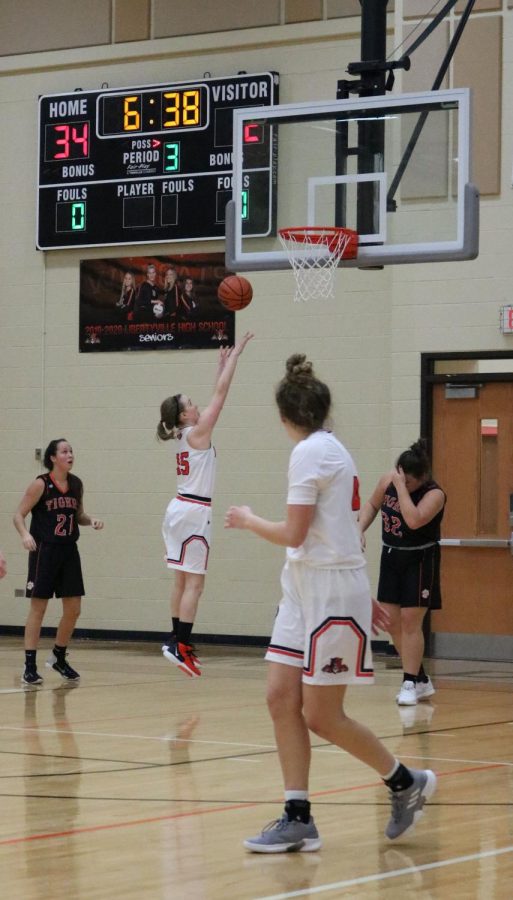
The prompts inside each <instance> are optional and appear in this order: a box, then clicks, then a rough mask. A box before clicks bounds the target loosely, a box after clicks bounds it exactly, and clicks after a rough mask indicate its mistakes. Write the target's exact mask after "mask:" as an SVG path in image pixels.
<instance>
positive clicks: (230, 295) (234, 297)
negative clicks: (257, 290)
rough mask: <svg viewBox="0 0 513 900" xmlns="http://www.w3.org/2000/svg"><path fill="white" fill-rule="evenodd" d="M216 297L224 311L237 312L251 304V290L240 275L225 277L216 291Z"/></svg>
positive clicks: (246, 281) (245, 279)
mask: <svg viewBox="0 0 513 900" xmlns="http://www.w3.org/2000/svg"><path fill="white" fill-rule="evenodd" d="M217 296H218V297H219V300H220V301H221V303H222V304H223V306H225V307H226V309H229V310H231V311H232V312H237V310H239V309H244V307H245V306H247V305H248V303H251V299H252V297H253V288H252V287H251V284H250V283H249V281H248V280H247V278H243V277H242V275H227V276H226V278H225V279H224V281H222V282H221V284H220V285H219V287H218V289H217Z"/></svg>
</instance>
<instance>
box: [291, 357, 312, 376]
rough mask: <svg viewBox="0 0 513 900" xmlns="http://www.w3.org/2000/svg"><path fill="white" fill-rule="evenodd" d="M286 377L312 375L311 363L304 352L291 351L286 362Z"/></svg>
mask: <svg viewBox="0 0 513 900" xmlns="http://www.w3.org/2000/svg"><path fill="white" fill-rule="evenodd" d="M286 372H287V378H289V379H292V380H295V379H298V378H299V379H302V378H305V377H306V378H312V377H313V365H312V363H311V362H310V360H308V359H307V358H306V356H305V354H304V353H293V354H292V356H289V358H288V360H287V362H286Z"/></svg>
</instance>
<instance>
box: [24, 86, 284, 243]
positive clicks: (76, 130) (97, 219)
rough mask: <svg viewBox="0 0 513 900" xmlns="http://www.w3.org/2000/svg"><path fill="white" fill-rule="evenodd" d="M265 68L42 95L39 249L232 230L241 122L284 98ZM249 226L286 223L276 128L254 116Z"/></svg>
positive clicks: (245, 200)
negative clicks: (280, 202) (280, 210)
mask: <svg viewBox="0 0 513 900" xmlns="http://www.w3.org/2000/svg"><path fill="white" fill-rule="evenodd" d="M278 81H279V79H278V75H277V74H276V73H275V72H264V73H262V74H257V75H248V74H239V75H234V76H232V77H228V76H227V77H225V78H204V79H202V80H201V81H198V82H179V83H174V84H173V83H170V84H160V85H147V86H143V87H136V88H127V89H124V90H120V89H119V88H117V89H112V90H111V89H108V90H101V91H74V92H73V93H69V94H49V95H45V96H42V97H40V100H39V172H38V176H39V177H38V204H37V238H36V245H37V247H38V249H40V250H52V249H65V248H67V247H102V246H117V245H120V244H143V243H147V244H149V243H152V244H153V243H157V242H163V241H165V242H167V241H194V240H204V239H215V238H221V239H222V238H224V235H225V208H226V203H227V202H228V200H230V199H231V197H232V149H233V148H232V140H233V135H232V120H233V110H234V109H237V108H239V107H252V106H254V107H262V106H264V107H265V106H273V105H275V104H276V103H278ZM243 139H244V143H245V144H246V146H247V151H246V152H245V166H246V168H245V170H244V177H243V196H242V219H243V233H244V235H245V236H248V237H251V236H254V237H262V236H266V235H272V234H275V232H276V180H277V165H278V152H277V129H276V127H275V126H272V125H265V124H262V121H261V118H260V120H259V121H258V122H257V123H255V124H252V123H248V124H247V126H246V129H245V132H244V136H243Z"/></svg>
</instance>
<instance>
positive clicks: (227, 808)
mask: <svg viewBox="0 0 513 900" xmlns="http://www.w3.org/2000/svg"><path fill="white" fill-rule="evenodd" d="M41 799H42V800H44V799H45V798H44V796H41ZM134 802H135V801H134ZM141 802H142V803H144V801H141ZM258 805H259V804H258V803H237V804H236V805H235V806H216V807H213V808H209V809H193V810H192V811H191V812H183V813H173V815H171V816H151V817H149V818H147V819H131V820H130V821H129V822H112V823H111V824H110V825H88V826H85V827H84V828H70V829H69V831H52V832H47V833H46V834H30V835H25V836H24V837H17V838H6V839H5V840H0V847H4V846H6V845H7V844H23V843H26V842H28V841H44V840H48V839H49V838H61V837H70V836H71V835H74V834H88V833H91V832H95V831H109V830H111V829H113V828H130V827H131V826H132V825H148V824H151V823H152V822H170V821H172V820H173V819H186V818H188V817H190V816H200V815H203V814H205V815H206V814H208V813H215V812H231V811H233V810H234V809H249V808H250V807H252V806H258Z"/></svg>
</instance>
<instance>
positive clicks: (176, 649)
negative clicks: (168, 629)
mask: <svg viewBox="0 0 513 900" xmlns="http://www.w3.org/2000/svg"><path fill="white" fill-rule="evenodd" d="M162 653H163V654H164V656H165V657H166V659H168V660H169V662H172V663H173V665H175V666H178V668H179V669H181V671H182V672H184V673H185V674H186V675H189V676H190V677H191V678H197V677H198V676H199V675H201V669H199V668H198V666H197V664H196V663H195V662H194V654H193V652H192V648H191V646H190V645H189V644H177V643H176V642H175V641H172V642H171V643H170V644H164V646H163V647H162Z"/></svg>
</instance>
